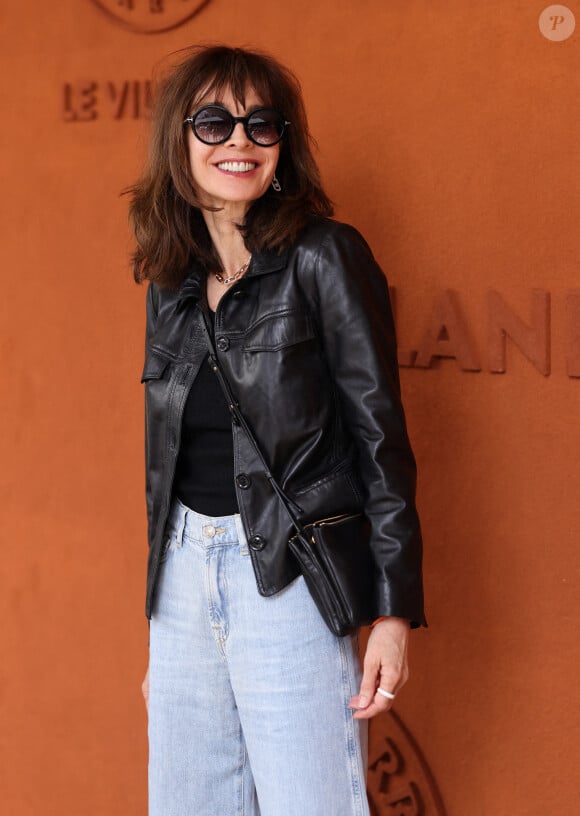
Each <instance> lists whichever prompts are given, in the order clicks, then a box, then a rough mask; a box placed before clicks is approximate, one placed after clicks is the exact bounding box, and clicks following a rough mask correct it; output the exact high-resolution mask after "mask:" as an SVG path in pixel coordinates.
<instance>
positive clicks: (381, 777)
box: [367, 710, 445, 816]
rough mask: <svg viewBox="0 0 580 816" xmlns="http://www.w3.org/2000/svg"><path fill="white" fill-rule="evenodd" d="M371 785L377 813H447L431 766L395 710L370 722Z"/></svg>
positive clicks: (400, 815) (431, 815) (441, 815)
mask: <svg viewBox="0 0 580 816" xmlns="http://www.w3.org/2000/svg"><path fill="white" fill-rule="evenodd" d="M367 788H368V794H369V801H370V804H371V811H372V814H373V816H445V810H444V807H443V803H442V801H441V797H440V795H439V791H438V790H437V786H436V784H435V781H434V779H433V776H432V774H431V771H430V770H429V766H428V765H427V762H426V760H425V758H424V757H423V755H422V753H421V751H420V749H419V747H418V745H417V743H416V742H415V740H414V739H413V737H412V736H411V733H410V732H409V731H408V730H407V728H406V727H405V725H404V724H403V722H402V721H401V720H400V719H399V717H398V715H397V714H395V712H394V711H392V710H391V711H389V713H388V714H387V715H386V716H385V717H382V718H380V719H379V720H376V721H373V722H371V724H370V730H369V773H368V785H367Z"/></svg>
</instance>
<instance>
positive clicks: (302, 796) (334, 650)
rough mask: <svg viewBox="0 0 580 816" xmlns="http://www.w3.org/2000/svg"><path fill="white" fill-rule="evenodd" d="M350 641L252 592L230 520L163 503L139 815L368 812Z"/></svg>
mask: <svg viewBox="0 0 580 816" xmlns="http://www.w3.org/2000/svg"><path fill="white" fill-rule="evenodd" d="M359 682H360V661H359V657H358V643H357V638H356V637H355V636H347V637H345V638H337V637H335V636H334V635H333V634H332V633H331V632H330V631H329V630H328V629H327V627H326V625H325V624H324V622H323V621H322V619H321V617H320V615H319V613H318V610H317V609H316V607H315V605H314V603H313V601H312V599H311V597H310V595H309V593H308V590H307V589H306V586H305V584H304V580H303V579H302V577H300V578H298V579H296V580H295V581H294V582H293V583H292V584H291V585H290V586H288V587H286V588H285V589H284V590H282V591H281V592H279V593H277V594H276V595H274V596H272V597H269V598H264V597H262V596H261V595H259V593H258V590H257V587H256V581H255V578H254V573H253V569H252V564H251V560H250V555H249V551H248V547H247V542H246V538H245V535H244V530H243V527H242V523H241V518H240V516H239V515H233V516H225V517H222V518H210V517H208V516H204V515H201V514H199V513H196V512H195V511H193V510H190V509H189V508H187V507H186V506H185V505H183V504H182V503H181V502H179V501H178V500H174V502H173V505H172V510H171V514H170V520H169V524H168V527H167V538H166V546H165V552H164V555H163V563H162V567H161V572H160V578H159V584H158V587H157V593H156V602H155V606H154V613H153V616H152V619H151V628H150V697H149V816H368V814H369V809H368V803H367V798H366V791H365V772H366V741H367V729H366V722H365V721H358V720H354V719H353V712H352V711H351V710H350V709H349V708H348V702H349V699H350V697H351V696H352V695H353V694H356V693H357V692H358V689H359Z"/></svg>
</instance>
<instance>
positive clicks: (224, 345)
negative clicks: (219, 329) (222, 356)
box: [216, 337, 230, 351]
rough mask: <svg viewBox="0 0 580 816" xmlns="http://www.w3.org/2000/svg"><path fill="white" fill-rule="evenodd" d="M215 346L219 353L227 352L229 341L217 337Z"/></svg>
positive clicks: (225, 338)
mask: <svg viewBox="0 0 580 816" xmlns="http://www.w3.org/2000/svg"><path fill="white" fill-rule="evenodd" d="M216 346H217V347H218V349H219V350H220V351H227V350H228V349H229V347H230V341H229V340H228V338H227V337H218V341H217V343H216Z"/></svg>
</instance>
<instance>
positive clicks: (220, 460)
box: [173, 311, 238, 517]
mask: <svg viewBox="0 0 580 816" xmlns="http://www.w3.org/2000/svg"><path fill="white" fill-rule="evenodd" d="M209 314H210V318H211V320H210V321H209V322H210V326H211V327H212V329H213V320H214V313H213V312H212V311H210V313H209ZM173 492H174V494H175V495H176V496H177V498H178V499H179V500H180V501H181V502H183V504H185V505H186V507H190V508H191V509H192V510H197V512H198V513H203V514H204V515H206V516H213V517H216V516H229V515H231V514H232V513H237V512H238V503H237V499H236V491H235V487H234V445H233V437H232V420H231V414H230V411H229V408H228V405H227V402H226V399H225V397H224V394H223V391H222V389H221V386H220V384H219V382H218V378H217V377H216V375H215V374H214V372H213V371H212V370H211V368H210V367H209V363H208V357H207V356H206V358H205V360H204V361H203V363H202V364H201V368H200V370H199V373H198V375H197V377H196V378H195V380H194V382H193V385H192V386H191V389H190V391H189V394H188V397H187V401H186V403H185V408H184V412H183V421H182V426H181V445H180V449H179V456H178V459H177V465H176V470H175V481H174V482H173Z"/></svg>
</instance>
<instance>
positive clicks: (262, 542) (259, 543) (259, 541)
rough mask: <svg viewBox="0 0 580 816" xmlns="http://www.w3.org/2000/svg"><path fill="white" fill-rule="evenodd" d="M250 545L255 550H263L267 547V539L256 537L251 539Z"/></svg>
mask: <svg viewBox="0 0 580 816" xmlns="http://www.w3.org/2000/svg"><path fill="white" fill-rule="evenodd" d="M248 544H249V545H250V547H251V548H252V549H253V550H263V549H264V547H265V546H266V539H265V538H263V537H262V536H261V535H255V536H252V537H251V538H250V540H249V541H248Z"/></svg>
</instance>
